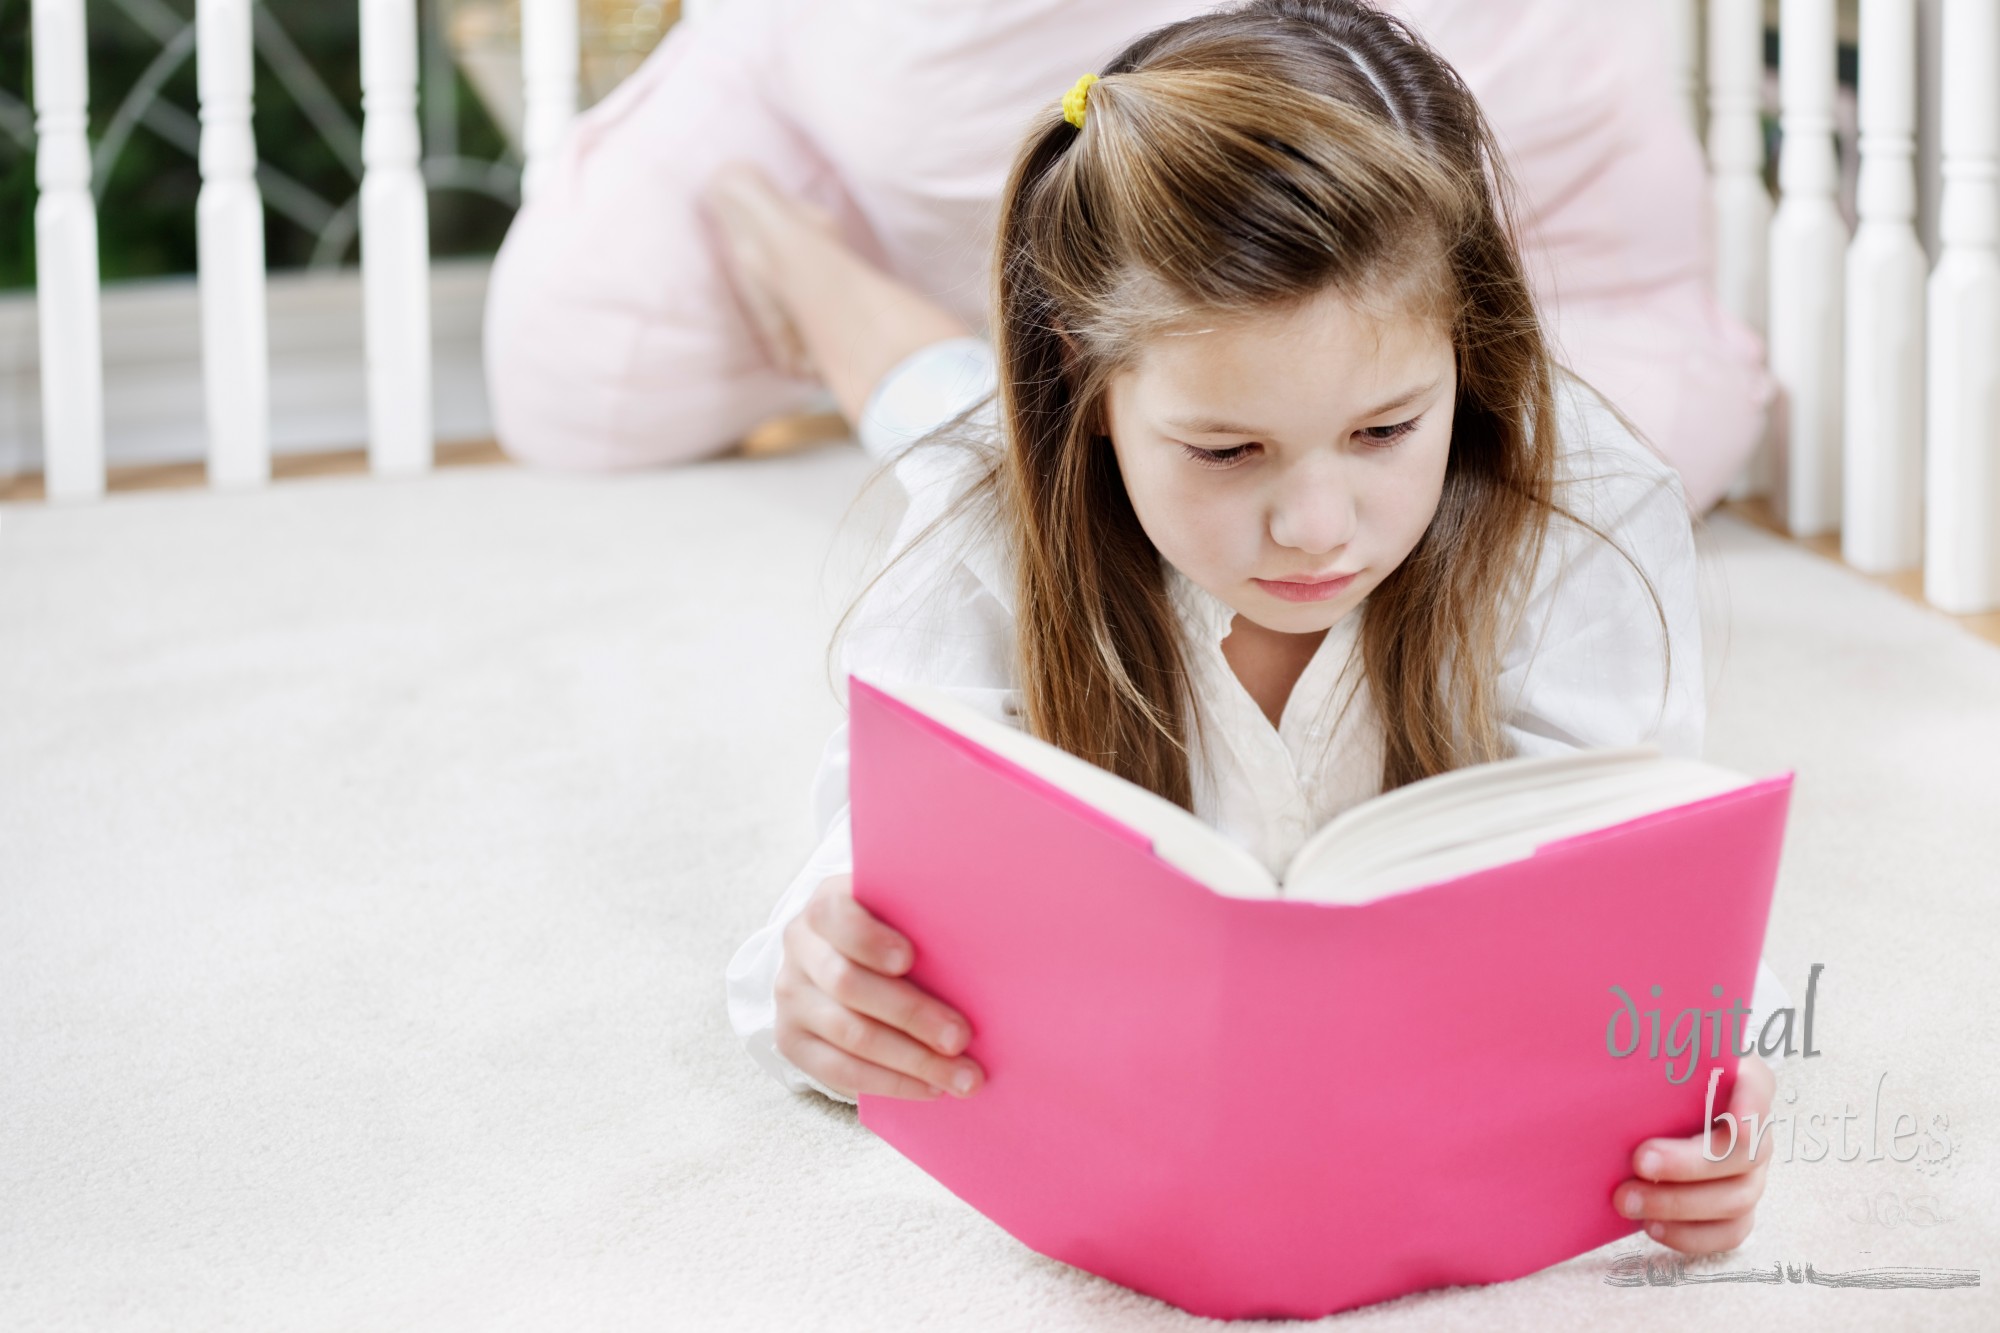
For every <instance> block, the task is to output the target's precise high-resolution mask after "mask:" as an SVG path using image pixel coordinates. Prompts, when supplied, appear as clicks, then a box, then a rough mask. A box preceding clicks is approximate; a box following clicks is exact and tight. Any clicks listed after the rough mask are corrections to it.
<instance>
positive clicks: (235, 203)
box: [195, 0, 271, 489]
mask: <svg viewBox="0 0 2000 1333" xmlns="http://www.w3.org/2000/svg"><path fill="white" fill-rule="evenodd" d="M195 24H196V33H197V36H196V41H195V81H196V85H197V93H198V95H199V96H200V98H201V154H200V158H201V193H200V195H199V196H197V198H196V201H195V236H196V252H197V253H196V264H197V266H198V268H199V280H200V283H201V369H202V380H203V390H204V394H203V397H204V402H205V403H206V406H207V413H208V480H209V483H210V484H211V485H213V486H216V487H218V488H227V489H234V488H239V487H247V486H260V485H262V484H263V483H265V482H267V481H269V480H270V477H271V364H270V339H269V337H268V336H267V334H266V331H265V324H266V321H265V304H264V201H263V198H262V196H261V195H259V194H258V192H257V143H256V139H255V138H254V136H253V135H252V134H251V132H250V0H199V4H198V6H197V8H196V10H195Z"/></svg>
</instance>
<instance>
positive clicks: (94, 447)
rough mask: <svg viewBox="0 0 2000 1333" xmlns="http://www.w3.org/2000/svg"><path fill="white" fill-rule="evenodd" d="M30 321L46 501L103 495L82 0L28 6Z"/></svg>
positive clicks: (37, 0) (46, 0) (100, 354)
mask: <svg viewBox="0 0 2000 1333" xmlns="http://www.w3.org/2000/svg"><path fill="white" fill-rule="evenodd" d="M32 23H33V26H34V37H33V42H34V60H35V184H36V185H37V186H38V187H39V188H40V191H41V197H40V198H39V199H37V200H36V201H35V318H36V321H37V323H38V324H39V325H40V328H41V352H42V478H43V483H44V490H45V493H46V494H47V495H48V497H49V499H51V500H84V499H90V498H93V497H95V496H100V495H102V494H104V350H103V347H104V343H103V333H102V330H101V329H100V327H99V323H98V319H99V316H98V304H97V205H96V203H95V202H94V201H93V200H92V199H91V197H90V146H89V144H88V143H87V142H86V141H85V139H84V128H85V126H86V125H87V124H88V121H87V120H86V108H87V107H88V105H89V97H90V92H89V88H90V84H89V80H88V78H87V77H86V75H85V70H84V40H83V33H84V29H83V0H34V13H33V18H32Z"/></svg>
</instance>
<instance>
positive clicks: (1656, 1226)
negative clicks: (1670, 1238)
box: [1646, 1222, 1667, 1240]
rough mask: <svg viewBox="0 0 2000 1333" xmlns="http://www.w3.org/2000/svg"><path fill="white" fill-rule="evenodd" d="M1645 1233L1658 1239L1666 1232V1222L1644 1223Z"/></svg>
mask: <svg viewBox="0 0 2000 1333" xmlns="http://www.w3.org/2000/svg"><path fill="white" fill-rule="evenodd" d="M1646 1234H1647V1235H1649V1236H1651V1237H1652V1238H1653V1239H1654V1240H1658V1239H1659V1238H1660V1237H1662V1236H1664V1235H1666V1234H1667V1226H1666V1223H1664V1222H1648V1223H1647V1224H1646Z"/></svg>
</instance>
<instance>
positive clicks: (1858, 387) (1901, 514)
mask: <svg viewBox="0 0 2000 1333" xmlns="http://www.w3.org/2000/svg"><path fill="white" fill-rule="evenodd" d="M1860 55H1861V108H1860V110H1861V179H1860V182H1859V186H1858V189H1857V191H1856V205H1857V208H1858V211H1859V213H1860V225H1859V226H1858V227H1856V228H1855V232H1854V243H1853V244H1852V245H1850V246H1849V247H1848V250H1847V375H1846V381H1847V403H1846V423H1845V424H1846V448H1845V450H1844V451H1843V453H1844V458H1845V464H1844V476H1843V480H1842V487H1841V490H1842V507H1841V521H1840V552H1841V555H1842V556H1843V557H1845V558H1846V560H1847V563H1848V564H1850V565H1853V566H1854V567H1855V568H1856V569H1862V570H1866V571H1868V572H1869V573H1871V574H1881V573H1887V572H1888V571H1890V570H1892V569H1908V568H1911V567H1913V566H1914V565H1916V563H1917V562H1918V561H1919V560H1921V559H1922V558H1923V479H1924V453H1923V450H1924V435H1923V422H1924V280H1925V277H1926V275H1927V271H1928V269H1929V263H1928V262H1927V261H1926V259H1925V258H1924V247H1923V244H1922V242H1920V241H1919V240H1918V239H1917V228H1916V221H1917V178H1916V152H1917V138H1916V134H1917V11H1916V4H1915V0H1862V4H1861V48H1860Z"/></svg>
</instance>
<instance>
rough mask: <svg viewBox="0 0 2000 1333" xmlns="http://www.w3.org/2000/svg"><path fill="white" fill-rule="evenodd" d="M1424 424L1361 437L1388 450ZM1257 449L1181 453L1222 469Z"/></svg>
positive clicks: (1372, 430)
mask: <svg viewBox="0 0 2000 1333" xmlns="http://www.w3.org/2000/svg"><path fill="white" fill-rule="evenodd" d="M1422 422H1423V418H1422V417H1421V416H1416V417H1411V418H1410V419H1409V420H1408V421H1399V422H1397V423H1396V424H1395V425H1393V426H1364V427H1362V428H1361V437H1362V438H1363V439H1365V440H1367V441H1368V443H1369V444H1371V445H1373V446H1375V447H1376V448H1386V447H1387V446H1389V445H1392V444H1394V443H1395V442H1396V441H1398V440H1400V439H1402V438H1403V437H1404V436H1405V435H1408V434H1409V433H1410V432H1411V431H1413V430H1415V429H1416V428H1417V427H1418V425H1420V424H1421V423H1422ZM1256 447H1257V446H1256V445H1254V444H1238V445H1233V446H1231V447H1230V448H1227V449H1197V448H1195V447H1194V446H1193V445H1191V444H1184V445H1182V446H1181V452H1182V453H1184V454H1186V455H1187V456H1188V457H1189V458H1191V459H1193V460H1194V461H1195V462H1196V463H1198V464H1200V465H1201V466H1202V467H1217V468H1220V467H1228V466H1230V465H1231V464H1232V463H1234V462H1235V461H1236V460H1237V459H1239V458H1241V457H1242V456H1243V455H1244V454H1246V453H1248V452H1250V450H1252V449H1254V448H1256Z"/></svg>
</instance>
